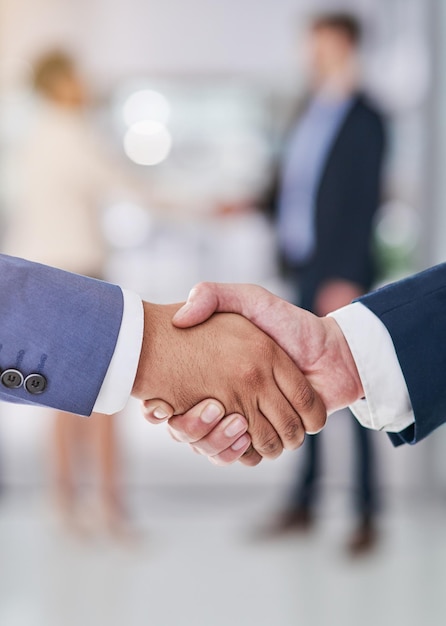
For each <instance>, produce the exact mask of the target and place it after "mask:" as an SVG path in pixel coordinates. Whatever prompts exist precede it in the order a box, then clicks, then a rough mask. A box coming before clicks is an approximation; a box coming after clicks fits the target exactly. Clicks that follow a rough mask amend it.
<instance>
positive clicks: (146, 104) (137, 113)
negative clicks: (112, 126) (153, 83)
mask: <svg viewBox="0 0 446 626" xmlns="http://www.w3.org/2000/svg"><path fill="white" fill-rule="evenodd" d="M122 115H123V118H124V122H125V124H126V125H127V126H132V125H133V124H136V123H137V122H143V121H145V120H152V121H155V122H161V123H162V124H167V122H168V120H169V116H170V104H169V102H168V100H167V98H165V96H163V94H161V93H159V91H153V90H152V89H140V90H139V91H135V92H134V93H132V94H131V95H130V96H129V97H128V98H127V100H126V101H125V102H124V106H123V109H122Z"/></svg>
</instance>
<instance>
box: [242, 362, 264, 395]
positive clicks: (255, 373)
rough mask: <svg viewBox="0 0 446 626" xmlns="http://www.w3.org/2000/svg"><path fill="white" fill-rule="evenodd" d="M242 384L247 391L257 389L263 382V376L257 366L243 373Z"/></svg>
mask: <svg viewBox="0 0 446 626" xmlns="http://www.w3.org/2000/svg"><path fill="white" fill-rule="evenodd" d="M243 382H244V384H245V385H246V387H248V388H249V389H259V388H261V387H262V386H263V384H264V382H265V376H264V374H263V372H262V371H261V369H260V368H259V367H258V366H257V365H254V366H252V367H248V368H247V369H246V370H245V371H244V373H243Z"/></svg>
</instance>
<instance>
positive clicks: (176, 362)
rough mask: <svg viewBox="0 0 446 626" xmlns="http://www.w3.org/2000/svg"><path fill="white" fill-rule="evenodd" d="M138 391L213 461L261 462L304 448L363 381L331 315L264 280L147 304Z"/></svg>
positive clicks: (155, 417) (149, 408)
mask: <svg viewBox="0 0 446 626" xmlns="http://www.w3.org/2000/svg"><path fill="white" fill-rule="evenodd" d="M223 311H226V312H227V313H222V312H223ZM215 313H219V314H218V315H216V314H215ZM234 313H236V314H237V315H234ZM133 395H135V396H136V397H138V398H140V399H141V400H142V401H143V411H144V414H145V416H146V418H147V419H148V420H149V421H150V422H152V423H160V422H163V421H165V420H168V422H169V430H170V433H171V435H172V436H173V438H174V439H176V440H178V441H182V442H186V443H189V444H190V445H191V446H192V448H193V449H194V450H195V451H197V452H199V453H200V454H203V455H205V456H208V457H209V458H210V460H211V461H213V462H214V463H216V464H219V465H226V464H228V463H232V462H234V461H236V460H240V461H241V462H242V463H244V464H246V465H256V464H257V463H259V462H260V461H261V459H262V458H263V457H265V458H275V457H277V456H278V455H280V453H281V452H282V450H283V449H284V448H285V449H295V448H298V447H299V446H300V445H302V443H303V441H304V437H305V433H315V432H318V431H320V430H321V429H322V428H323V427H324V425H325V423H326V418H327V412H332V411H334V410H336V409H337V408H341V407H342V406H347V405H348V404H350V403H351V402H353V401H354V400H356V399H357V398H358V397H361V396H362V387H361V383H360V379H359V376H358V373H357V370H356V366H355V364H354V361H353V358H352V356H351V353H350V350H349V348H348V345H347V343H346V341H345V339H344V337H343V335H342V333H341V331H340V329H339V327H338V326H337V324H336V322H335V321H334V320H333V319H330V318H319V317H317V316H315V315H312V314H311V313H308V312H307V311H303V310H302V309H299V308H298V307H295V306H293V305H291V304H289V303H287V302H285V301H283V300H281V299H279V298H277V297H275V296H273V295H272V294H271V293H269V292H268V291H266V290H264V289H262V288H261V287H256V286H252V285H217V284H212V283H203V284H201V285H198V286H197V287H196V288H194V289H193V290H192V292H191V294H190V296H189V299H188V301H187V303H186V304H185V305H184V306H183V307H182V308H180V306H179V305H169V306H160V305H153V304H149V303H144V340H143V347H142V352H141V358H140V363H139V367H138V372H137V376H136V380H135V385H134V389H133Z"/></svg>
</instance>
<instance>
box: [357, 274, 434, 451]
mask: <svg viewBox="0 0 446 626" xmlns="http://www.w3.org/2000/svg"><path fill="white" fill-rule="evenodd" d="M359 301H360V302H362V304H364V305H365V306H366V307H368V308H369V309H370V310H371V311H372V312H373V313H374V314H375V315H377V316H378V317H379V318H380V319H381V321H382V322H383V324H384V325H385V326H386V328H387V330H388V331H389V333H390V336H391V337H392V341H393V344H394V346H395V350H396V354H397V356H398V360H399V363H400V365H401V370H402V372H403V375H404V378H405V380H406V384H407V389H408V391H409V396H410V399H411V402H412V407H413V410H414V414H415V424H414V425H413V426H410V427H409V428H407V429H406V430H404V431H402V432H401V433H398V434H396V435H391V439H392V441H393V443H394V444H395V445H399V444H401V443H410V444H414V443H417V442H418V441H421V440H422V439H424V437H427V436H428V435H429V434H430V433H431V432H432V431H433V430H435V429H436V428H438V426H441V424H443V423H444V422H446V263H444V264H442V265H438V266H436V267H433V268H432V269H429V270H426V271H425V272H421V273H420V274H416V275H415V276H412V277H410V278H407V279H405V280H402V281H400V282H397V283H394V284H393V285H389V286H387V287H384V288H382V289H379V290H378V291H375V292H373V293H370V294H368V295H366V296H364V297H362V298H360V299H359ZM383 367H385V363H383Z"/></svg>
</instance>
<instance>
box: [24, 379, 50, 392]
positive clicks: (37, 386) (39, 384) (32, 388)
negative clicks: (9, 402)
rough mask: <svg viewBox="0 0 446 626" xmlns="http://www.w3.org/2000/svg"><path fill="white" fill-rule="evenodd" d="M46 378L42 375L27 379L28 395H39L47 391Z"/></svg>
mask: <svg viewBox="0 0 446 626" xmlns="http://www.w3.org/2000/svg"><path fill="white" fill-rule="evenodd" d="M45 388H46V378H45V376H42V375H41V374H30V375H29V376H27V377H26V378H25V389H26V391H28V393H31V394H33V395H37V394H39V393H42V392H43V391H45Z"/></svg>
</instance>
